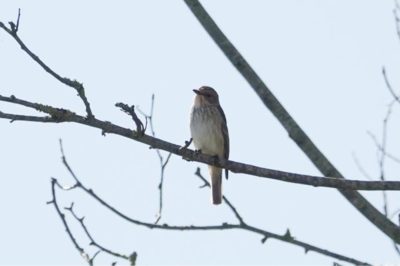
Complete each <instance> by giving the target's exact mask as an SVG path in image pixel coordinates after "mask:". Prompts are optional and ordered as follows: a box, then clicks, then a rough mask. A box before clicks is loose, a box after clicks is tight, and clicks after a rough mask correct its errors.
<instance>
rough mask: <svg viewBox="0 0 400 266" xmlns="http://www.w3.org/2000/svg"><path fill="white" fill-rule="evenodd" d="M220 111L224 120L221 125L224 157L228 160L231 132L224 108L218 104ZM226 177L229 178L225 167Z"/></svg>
mask: <svg viewBox="0 0 400 266" xmlns="http://www.w3.org/2000/svg"><path fill="white" fill-rule="evenodd" d="M218 111H219V113H220V114H221V117H222V120H223V122H224V123H222V125H221V130H222V135H223V137H224V159H225V160H228V158H229V133H228V126H227V123H226V117H225V113H224V110H222V108H221V106H220V105H219V106H218ZM225 177H226V179H228V170H227V169H225Z"/></svg>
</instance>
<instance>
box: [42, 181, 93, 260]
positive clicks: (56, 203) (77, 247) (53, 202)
mask: <svg viewBox="0 0 400 266" xmlns="http://www.w3.org/2000/svg"><path fill="white" fill-rule="evenodd" d="M56 186H58V187H60V188H62V187H63V186H61V185H60V184H59V183H58V181H57V179H55V178H51V195H52V199H51V200H50V201H49V202H47V204H53V205H54V208H55V209H56V212H57V214H58V216H59V217H60V219H61V221H62V223H63V225H64V228H65V231H66V232H67V235H68V236H69V238H70V239H71V241H72V243H73V244H74V247H75V248H76V249H77V250H78V252H79V254H80V255H81V256H82V258H84V259H85V261H86V262H87V263H88V264H89V265H90V266H92V265H93V261H92V260H90V256H89V255H88V253H86V252H85V250H84V249H83V248H82V247H81V246H80V245H79V244H78V242H77V241H76V239H75V237H74V235H73V234H72V231H71V229H70V227H69V225H68V223H67V221H66V219H65V214H64V213H63V212H62V211H61V209H60V207H59V205H58V202H57V197H56V191H55V188H56Z"/></svg>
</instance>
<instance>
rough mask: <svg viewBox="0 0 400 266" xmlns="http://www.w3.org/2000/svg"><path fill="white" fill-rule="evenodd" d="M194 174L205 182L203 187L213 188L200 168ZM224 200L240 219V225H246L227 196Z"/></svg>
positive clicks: (223, 197)
mask: <svg viewBox="0 0 400 266" xmlns="http://www.w3.org/2000/svg"><path fill="white" fill-rule="evenodd" d="M194 174H195V175H196V176H197V177H199V178H200V179H201V180H202V181H203V182H204V185H203V186H201V187H209V188H211V186H210V183H209V182H208V181H207V179H206V178H204V176H203V175H202V174H201V171H200V167H197V169H196V172H195V173H194ZM222 199H223V201H224V202H225V203H226V205H228V207H229V208H230V209H231V210H232V212H233V214H234V215H235V216H236V218H237V219H238V221H239V223H240V224H245V222H244V220H243V217H242V216H241V215H240V214H239V212H238V211H237V210H236V208H235V207H234V206H233V204H232V203H231V202H230V201H229V200H228V199H227V198H226V197H225V196H222Z"/></svg>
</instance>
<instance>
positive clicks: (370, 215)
mask: <svg viewBox="0 0 400 266" xmlns="http://www.w3.org/2000/svg"><path fill="white" fill-rule="evenodd" d="M185 3H186V4H187V6H188V7H189V9H190V10H191V11H192V13H193V14H194V15H195V17H196V18H197V19H198V21H199V22H200V24H201V25H202V26H203V28H204V29H205V30H206V31H207V32H208V34H209V35H210V37H211V38H212V39H213V40H214V42H215V43H216V44H217V45H218V47H219V48H220V49H221V50H222V51H223V52H224V54H225V55H226V57H227V58H228V59H229V60H230V62H231V63H232V64H233V65H234V66H235V67H236V69H237V70H238V71H239V72H240V73H241V74H242V76H243V77H244V78H245V79H246V80H247V82H248V83H249V84H250V86H251V87H252V88H253V89H254V91H255V92H256V93H257V95H258V96H259V97H260V99H261V100H262V101H263V103H264V104H265V106H266V107H267V108H268V109H269V110H270V111H271V112H272V113H273V114H274V115H275V117H276V118H277V119H278V120H279V122H280V123H281V124H282V126H283V127H284V128H285V129H286V131H287V132H288V134H289V137H290V138H291V139H292V140H293V141H294V142H295V143H296V144H297V145H298V146H299V147H300V149H301V150H302V151H303V152H304V153H305V154H306V155H307V157H308V158H309V159H310V161H311V162H312V163H313V164H314V165H315V166H316V167H317V168H318V169H319V171H320V172H321V173H322V174H323V175H325V176H334V177H336V178H340V179H344V176H343V175H342V174H341V173H340V172H339V171H338V170H337V169H336V168H335V167H334V165H333V164H332V163H331V162H330V161H329V160H328V159H327V158H326V157H325V155H324V154H323V153H322V152H321V151H320V150H319V149H318V148H317V146H316V145H315V144H314V143H313V142H312V141H311V139H310V138H309V137H308V136H307V134H306V133H305V132H304V131H303V130H302V129H301V128H300V126H299V125H298V124H297V123H296V121H295V120H294V119H293V118H292V116H291V115H290V114H289V113H288V111H287V110H286V109H285V108H284V107H283V106H282V104H281V103H280V102H279V101H278V99H277V98H276V97H275V96H274V95H273V93H272V92H271V91H270V89H269V88H268V87H267V86H266V85H265V84H264V82H263V81H262V80H261V78H260V77H259V76H258V75H257V73H256V72H255V71H254V70H253V68H252V67H251V66H250V65H249V63H248V62H247V61H246V60H245V59H244V58H243V56H242V55H241V54H240V52H239V51H238V50H237V49H236V48H235V47H234V46H233V44H232V43H231V42H230V41H229V39H228V38H227V37H226V36H225V35H224V33H223V32H222V31H221V30H220V29H219V27H218V26H217V24H216V23H215V22H214V20H213V19H212V18H211V17H210V15H209V14H208V13H207V11H206V10H205V9H204V8H203V6H202V5H201V4H200V2H199V1H198V0H185ZM339 191H340V193H341V194H342V195H343V196H344V197H345V198H346V199H347V200H348V201H349V202H350V203H351V204H352V205H353V206H354V207H355V208H356V209H357V210H358V211H360V212H361V213H362V214H363V215H364V216H365V217H366V218H367V219H368V220H369V221H370V222H371V223H373V224H374V225H375V226H377V227H378V228H379V229H380V230H381V231H382V232H384V233H385V234H386V235H387V236H388V237H390V238H391V239H393V240H394V241H396V242H397V243H400V228H399V227H398V226H397V225H396V224H394V223H393V222H392V221H390V220H389V219H387V217H386V216H385V215H383V214H382V213H380V212H379V211H378V210H377V209H376V208H375V207H374V206H373V205H372V204H371V203H370V202H369V201H368V200H366V199H365V198H364V197H363V196H362V195H361V194H360V193H358V192H357V191H354V190H347V189H341V190H339Z"/></svg>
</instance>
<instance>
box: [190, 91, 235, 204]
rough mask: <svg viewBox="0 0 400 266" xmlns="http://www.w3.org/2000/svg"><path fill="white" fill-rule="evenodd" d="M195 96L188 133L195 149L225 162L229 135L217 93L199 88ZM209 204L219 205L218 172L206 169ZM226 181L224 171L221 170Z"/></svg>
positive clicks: (220, 174)
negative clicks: (210, 202)
mask: <svg viewBox="0 0 400 266" xmlns="http://www.w3.org/2000/svg"><path fill="white" fill-rule="evenodd" d="M193 91H194V92H195V93H196V96H195V98H194V104H193V107H192V111H191V113H190V131H191V134H192V139H193V143H194V146H195V147H196V149H197V150H198V151H200V152H202V153H204V154H208V155H212V156H216V157H217V158H218V159H225V160H228V157H229V135H228V127H227V124H226V118H225V114H224V111H223V110H222V108H221V105H220V104H219V98H218V94H217V92H216V91H215V90H214V89H213V88H211V87H207V86H203V87H201V88H200V89H198V90H193ZM208 170H209V172H210V176H211V192H212V202H213V204H221V202H222V169H221V168H219V167H216V166H212V165H209V166H208ZM225 171H226V172H225V174H226V178H228V170H225Z"/></svg>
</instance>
